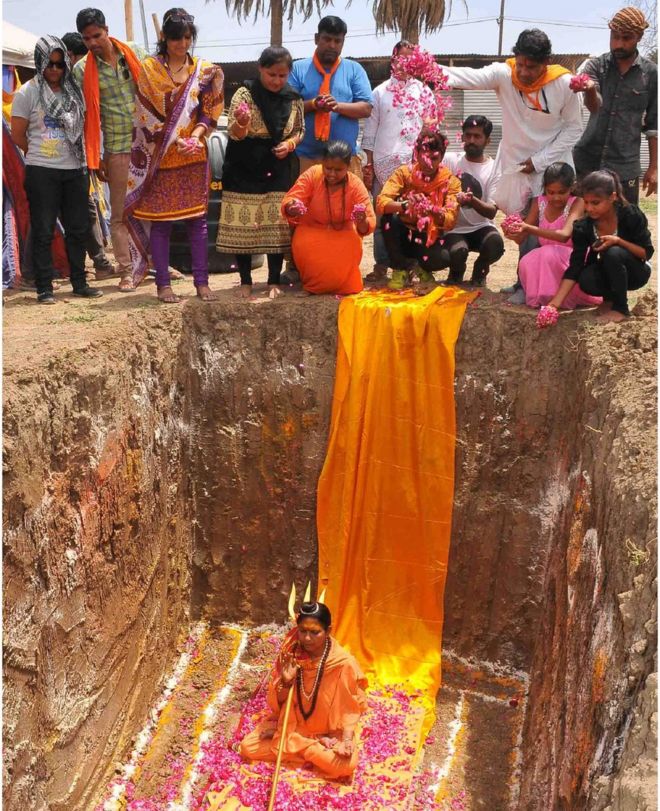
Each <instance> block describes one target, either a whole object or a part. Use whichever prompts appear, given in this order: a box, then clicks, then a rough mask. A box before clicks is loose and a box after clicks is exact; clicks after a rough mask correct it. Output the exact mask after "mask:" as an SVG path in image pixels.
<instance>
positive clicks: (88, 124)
mask: <svg viewBox="0 0 660 811" xmlns="http://www.w3.org/2000/svg"><path fill="white" fill-rule="evenodd" d="M110 41H111V42H112V44H113V45H114V46H115V47H116V48H117V49H118V50H119V52H120V53H121V55H122V56H123V57H124V59H125V60H126V64H127V65H128V69H129V71H130V72H131V76H132V77H133V81H134V82H135V83H136V84H137V80H138V76H139V75H140V60H139V59H138V58H137V56H136V55H135V54H134V53H133V51H132V50H131V48H130V47H129V46H128V45H127V44H126V43H125V42H120V41H119V40H118V39H115V38H114V37H110ZM83 95H84V96H85V105H86V106H87V113H86V115H85V151H86V153H87V166H88V167H89V168H90V169H98V168H99V161H100V160H101V99H100V94H99V67H98V65H97V64H96V57H95V56H93V55H92V53H91V52H90V53H89V54H88V55H87V60H86V62H85V72H84V74H83Z"/></svg>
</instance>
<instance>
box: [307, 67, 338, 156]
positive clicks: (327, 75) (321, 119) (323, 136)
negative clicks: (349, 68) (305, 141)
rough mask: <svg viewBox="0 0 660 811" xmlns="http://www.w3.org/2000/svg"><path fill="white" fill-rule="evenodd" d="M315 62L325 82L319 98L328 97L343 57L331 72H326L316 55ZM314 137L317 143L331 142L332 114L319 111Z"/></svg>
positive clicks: (315, 119) (315, 121)
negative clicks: (331, 81)
mask: <svg viewBox="0 0 660 811" xmlns="http://www.w3.org/2000/svg"><path fill="white" fill-rule="evenodd" d="M313 62H314V67H315V68H316V69H317V70H318V72H319V73H320V74H321V76H323V81H322V82H321V87H320V88H319V96H327V95H328V94H329V93H330V80H331V79H332V77H333V76H334V74H335V71H336V70H337V68H338V67H339V63H340V62H341V56H338V57H337V61H336V62H335V64H334V65H333V66H332V67H331V68H330V70H329V71H326V69H325V68H324V67H323V65H322V64H321V63H320V61H319V58H318V56H317V55H316V54H314V59H313ZM314 137H315V138H316V140H317V141H329V140H330V113H328V112H325V111H324V110H317V111H316V112H315V113H314Z"/></svg>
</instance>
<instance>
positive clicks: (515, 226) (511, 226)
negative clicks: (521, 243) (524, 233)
mask: <svg viewBox="0 0 660 811" xmlns="http://www.w3.org/2000/svg"><path fill="white" fill-rule="evenodd" d="M522 222H523V219H522V217H521V216H520V214H509V215H508V217H505V218H504V219H503V220H502V230H503V231H504V233H505V234H517V233H518V232H519V231H520V226H521V225H522Z"/></svg>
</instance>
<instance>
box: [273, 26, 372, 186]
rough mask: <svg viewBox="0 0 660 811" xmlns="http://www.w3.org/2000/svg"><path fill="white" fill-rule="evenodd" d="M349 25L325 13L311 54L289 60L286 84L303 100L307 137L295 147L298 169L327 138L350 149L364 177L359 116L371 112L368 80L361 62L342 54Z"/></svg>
mask: <svg viewBox="0 0 660 811" xmlns="http://www.w3.org/2000/svg"><path fill="white" fill-rule="evenodd" d="M347 30H348V29H347V27H346V23H345V22H344V21H343V20H342V19H340V18H339V17H334V16H329V17H324V18H323V19H322V20H321V22H320V23H319V27H318V33H317V34H316V35H315V36H314V42H315V43H316V50H315V51H314V56H313V57H312V58H311V59H300V60H298V61H297V62H294V63H293V70H292V71H291V75H290V77H289V84H290V85H291V86H292V87H293V88H294V90H297V91H298V93H300V95H301V96H302V97H303V99H304V102H305V137H304V139H303V141H302V142H301V143H300V145H299V146H298V149H297V150H296V154H297V155H298V157H299V158H300V171H301V172H304V171H305V169H309V167H310V166H313V165H314V164H315V163H320V161H321V153H322V152H323V147H324V146H325V144H326V143H327V142H328V141H335V140H341V141H346V143H348V144H349V145H350V146H351V149H352V150H353V159H352V161H351V167H350V168H351V171H353V172H354V173H355V174H357V175H358V176H359V177H362V169H361V165H360V160H359V158H358V157H357V138H358V133H359V129H360V126H359V124H358V119H360V118H368V117H369V115H370V114H371V105H372V98H371V85H370V84H369V79H368V77H367V74H366V71H365V70H364V68H363V67H362V65H360V64H358V63H357V62H354V61H353V60H352V59H342V58H341V56H340V54H341V51H342V48H343V47H344V38H345V36H346V32H347Z"/></svg>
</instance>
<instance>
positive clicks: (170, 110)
mask: <svg viewBox="0 0 660 811" xmlns="http://www.w3.org/2000/svg"><path fill="white" fill-rule="evenodd" d="M196 39H197V28H196V27H195V24H194V17H192V15H190V14H188V13H187V12H186V11H185V9H182V8H173V9H170V10H169V11H167V12H165V16H164V17H163V25H162V34H161V40H160V42H159V44H158V52H157V54H156V56H150V57H147V59H145V60H144V62H143V63H142V68H141V71H140V75H139V78H138V89H137V99H136V106H135V117H134V121H133V123H134V129H133V148H132V151H131V163H130V167H129V175H128V189H127V195H126V205H125V209H124V211H125V215H126V221H127V225H128V230H129V235H130V238H131V253H132V256H133V261H134V264H133V283H134V284H135V285H137V284H139V283H140V281H141V280H142V278H143V277H144V274H145V272H146V268H147V257H148V255H149V254H151V257H152V261H153V266H154V268H155V269H156V288H157V291H158V298H159V299H160V301H162V302H164V303H166V304H175V303H177V302H178V301H179V300H180V299H179V297H178V296H177V295H175V293H174V291H173V290H172V287H171V286H170V278H169V272H168V265H169V251H170V234H171V231H172V226H173V224H174V222H176V221H178V220H184V221H185V223H186V225H187V228H188V238H189V240H190V252H191V258H192V272H193V280H194V282H195V287H196V288H197V295H198V296H199V297H200V298H201V299H203V300H208V299H211V298H213V294H212V293H211V290H210V289H209V284H208V248H207V231H206V211H207V205H208V163H207V161H208V158H207V152H206V144H205V141H204V137H205V136H206V134H207V133H208V132H210V131H213V129H215V127H216V124H217V120H218V118H219V116H220V114H221V112H222V108H223V99H224V96H223V75H222V71H221V70H220V68H219V67H218V66H217V65H214V64H213V63H211V62H206V61H204V60H202V59H200V58H199V57H196V56H192V55H191V54H190V49H191V47H192V46H193V45H194V43H195V41H196Z"/></svg>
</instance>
